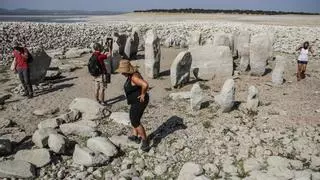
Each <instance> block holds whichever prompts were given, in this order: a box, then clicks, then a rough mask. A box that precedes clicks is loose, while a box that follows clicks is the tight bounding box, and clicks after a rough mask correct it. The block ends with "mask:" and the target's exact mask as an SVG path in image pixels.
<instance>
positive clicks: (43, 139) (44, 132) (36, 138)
mask: <svg viewBox="0 0 320 180" xmlns="http://www.w3.org/2000/svg"><path fill="white" fill-rule="evenodd" d="M50 134H57V131H56V130H54V129H52V128H44V129H38V130H36V131H35V132H34V134H33V135H32V142H33V143H34V144H35V145H36V146H38V147H40V148H44V147H47V146H48V138H49V135H50Z"/></svg>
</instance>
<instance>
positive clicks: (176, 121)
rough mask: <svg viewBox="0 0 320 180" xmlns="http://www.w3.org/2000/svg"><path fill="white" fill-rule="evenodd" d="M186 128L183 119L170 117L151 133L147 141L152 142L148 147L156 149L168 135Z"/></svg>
mask: <svg viewBox="0 0 320 180" xmlns="http://www.w3.org/2000/svg"><path fill="white" fill-rule="evenodd" d="M186 128H187V126H186V125H185V124H184V123H183V119H182V118H180V117H178V116H172V117H170V118H169V119H168V120H167V121H166V122H164V123H163V124H162V125H161V126H159V127H158V128H157V129H156V130H155V131H153V132H152V133H151V134H150V135H149V137H148V140H149V141H150V142H151V140H152V141H153V143H152V145H151V146H150V147H157V146H158V145H159V144H160V142H161V140H162V139H164V138H165V137H167V136H168V135H169V134H172V133H174V132H175V131H178V130H180V129H186Z"/></svg>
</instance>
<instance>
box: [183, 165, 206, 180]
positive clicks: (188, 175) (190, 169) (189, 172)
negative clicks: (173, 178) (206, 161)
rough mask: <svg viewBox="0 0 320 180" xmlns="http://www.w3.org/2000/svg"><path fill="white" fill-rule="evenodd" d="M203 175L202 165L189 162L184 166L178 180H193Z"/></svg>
mask: <svg viewBox="0 0 320 180" xmlns="http://www.w3.org/2000/svg"><path fill="white" fill-rule="evenodd" d="M202 173H203V169H202V167H201V166H200V165H198V164H195V163H193V162H187V163H185V164H184V165H183V166H182V168H181V170H180V173H179V176H178V179H177V180H189V179H190V180H193V179H194V178H196V177H197V176H199V175H201V174H202Z"/></svg>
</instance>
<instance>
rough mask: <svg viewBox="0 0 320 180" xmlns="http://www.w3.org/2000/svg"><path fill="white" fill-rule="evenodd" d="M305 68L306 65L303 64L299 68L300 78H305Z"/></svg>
mask: <svg viewBox="0 0 320 180" xmlns="http://www.w3.org/2000/svg"><path fill="white" fill-rule="evenodd" d="M306 70H307V65H306V64H303V65H302V68H301V78H302V79H304V78H306V75H305V72H306Z"/></svg>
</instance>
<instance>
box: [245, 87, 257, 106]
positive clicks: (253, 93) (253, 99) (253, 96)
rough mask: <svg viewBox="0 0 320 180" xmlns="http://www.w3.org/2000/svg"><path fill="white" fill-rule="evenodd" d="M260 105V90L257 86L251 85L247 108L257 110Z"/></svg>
mask: <svg viewBox="0 0 320 180" xmlns="http://www.w3.org/2000/svg"><path fill="white" fill-rule="evenodd" d="M258 106H259V90H258V89H257V88H256V87H255V86H250V87H249V93H248V97H247V104H246V108H247V111H248V112H257V111H258Z"/></svg>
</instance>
